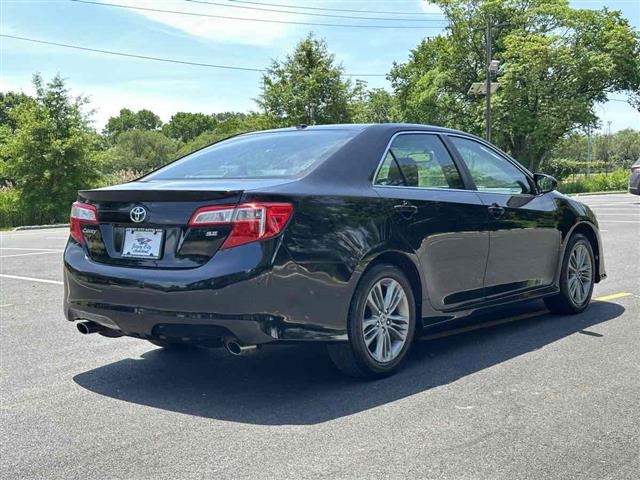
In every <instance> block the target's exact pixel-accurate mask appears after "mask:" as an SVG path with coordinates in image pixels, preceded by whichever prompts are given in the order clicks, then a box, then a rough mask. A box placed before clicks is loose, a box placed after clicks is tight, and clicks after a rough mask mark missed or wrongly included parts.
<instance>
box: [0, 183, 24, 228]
mask: <svg viewBox="0 0 640 480" xmlns="http://www.w3.org/2000/svg"><path fill="white" fill-rule="evenodd" d="M20 213H21V209H20V195H19V193H18V191H17V190H16V189H15V188H13V187H0V228H7V227H14V226H16V225H20V224H21V223H22V220H23V219H22V215H21V214H20Z"/></svg>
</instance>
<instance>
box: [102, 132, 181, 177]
mask: <svg viewBox="0 0 640 480" xmlns="http://www.w3.org/2000/svg"><path fill="white" fill-rule="evenodd" d="M179 146H180V142H178V141H177V140H173V139H171V138H167V137H166V136H165V135H164V134H163V133H162V132H158V131H154V130H141V129H137V128H135V129H132V130H127V131H125V132H122V133H120V134H119V135H118V136H117V138H116V140H115V144H114V145H113V146H112V147H111V148H109V149H108V150H107V151H106V152H104V153H102V154H101V155H100V156H99V158H100V162H101V164H102V169H103V171H104V173H113V172H117V171H120V170H133V171H135V172H140V173H146V172H149V171H151V170H153V169H155V168H158V167H161V166H163V165H165V164H167V163H169V162H170V161H172V160H174V158H175V156H176V152H177V151H178V148H179Z"/></svg>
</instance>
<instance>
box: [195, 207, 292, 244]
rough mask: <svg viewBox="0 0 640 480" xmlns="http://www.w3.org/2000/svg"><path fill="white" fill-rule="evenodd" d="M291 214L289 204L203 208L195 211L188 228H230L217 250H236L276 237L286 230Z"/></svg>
mask: <svg viewBox="0 0 640 480" xmlns="http://www.w3.org/2000/svg"><path fill="white" fill-rule="evenodd" d="M291 213H293V205H291V204H290V203H243V204H241V205H238V206H232V205H224V206H216V207H203V208H199V209H198V210H196V213H194V214H193V216H192V217H191V220H189V226H190V227H207V226H211V225H231V226H232V228H231V233H229V236H228V237H227V239H226V240H225V242H224V244H223V245H222V247H220V248H230V247H236V246H238V245H244V244H245V243H250V242H255V241H257V240H264V239H265V238H270V237H275V236H276V235H278V234H279V233H280V232H281V231H282V229H283V228H284V227H285V225H286V224H287V222H288V221H289V218H290V217H291Z"/></svg>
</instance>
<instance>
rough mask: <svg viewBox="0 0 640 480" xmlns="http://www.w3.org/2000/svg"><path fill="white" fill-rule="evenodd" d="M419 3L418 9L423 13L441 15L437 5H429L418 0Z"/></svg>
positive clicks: (423, 0)
mask: <svg viewBox="0 0 640 480" xmlns="http://www.w3.org/2000/svg"><path fill="white" fill-rule="evenodd" d="M419 2H420V8H421V9H422V11H423V12H424V13H438V14H441V13H442V9H441V8H440V7H439V6H438V5H435V4H433V3H429V2H427V1H426V0H419Z"/></svg>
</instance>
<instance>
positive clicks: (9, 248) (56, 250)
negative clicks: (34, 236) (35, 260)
mask: <svg viewBox="0 0 640 480" xmlns="http://www.w3.org/2000/svg"><path fill="white" fill-rule="evenodd" d="M0 250H29V251H34V252H48V253H53V252H64V250H58V249H55V248H24V247H0Z"/></svg>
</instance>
